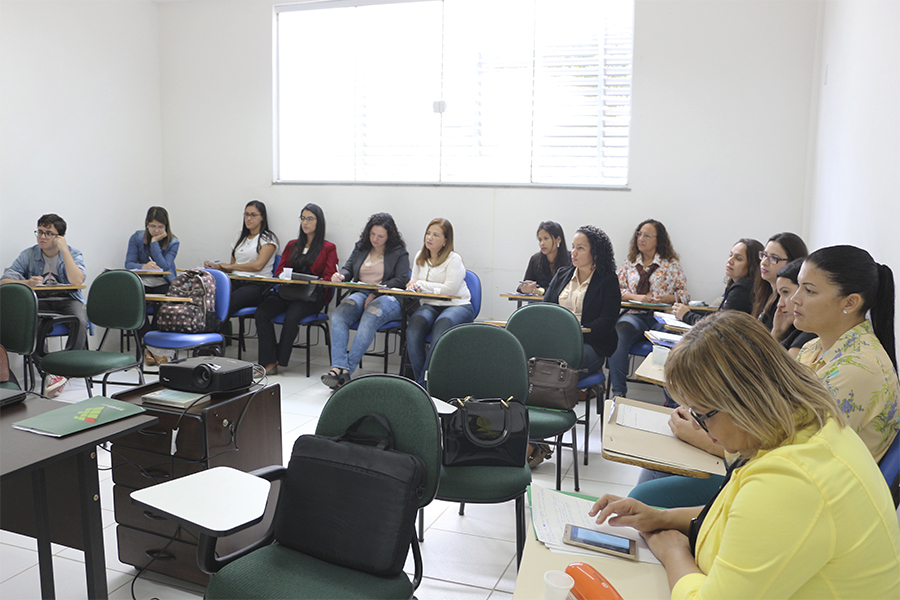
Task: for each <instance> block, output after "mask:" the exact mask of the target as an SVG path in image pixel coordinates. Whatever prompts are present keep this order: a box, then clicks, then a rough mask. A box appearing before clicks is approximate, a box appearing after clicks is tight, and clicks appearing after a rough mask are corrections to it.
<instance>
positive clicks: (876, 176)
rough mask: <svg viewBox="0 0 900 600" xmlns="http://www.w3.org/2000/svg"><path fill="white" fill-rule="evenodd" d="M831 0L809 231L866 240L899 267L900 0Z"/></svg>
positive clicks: (819, 236)
mask: <svg viewBox="0 0 900 600" xmlns="http://www.w3.org/2000/svg"><path fill="white" fill-rule="evenodd" d="M825 6H826V9H825V20H824V35H823V44H822V59H821V62H822V70H823V77H822V81H821V82H820V85H821V93H820V104H819V110H818V128H817V129H818V144H817V146H816V154H815V167H816V170H815V179H814V195H813V205H812V210H811V212H810V231H811V236H810V238H811V241H812V245H813V247H819V246H827V245H831V244H854V245H857V246H860V247H863V248H866V249H867V250H869V252H871V253H872V255H873V256H874V257H875V260H877V261H878V262H883V263H887V264H889V265H891V266H892V268H893V269H894V270H895V276H896V275H900V245H898V244H897V243H896V238H897V233H898V225H900V2H897V1H896V0H881V1H876V0H870V1H867V2H858V1H855V0H840V1H838V0H829V1H828V2H827V3H826V5H825ZM825 69H827V73H828V76H827V82H826V80H825V77H824V71H825Z"/></svg>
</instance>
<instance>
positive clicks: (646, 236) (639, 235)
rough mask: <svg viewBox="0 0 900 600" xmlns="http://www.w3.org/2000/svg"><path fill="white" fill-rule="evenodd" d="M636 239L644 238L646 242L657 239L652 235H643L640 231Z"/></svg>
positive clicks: (636, 234)
mask: <svg viewBox="0 0 900 600" xmlns="http://www.w3.org/2000/svg"><path fill="white" fill-rule="evenodd" d="M634 237H636V238H637V239H641V238H644V239H645V240H649V239H652V238H655V237H656V236H655V235H650V234H649V233H641V232H640V231H638V232H637V233H635V234H634Z"/></svg>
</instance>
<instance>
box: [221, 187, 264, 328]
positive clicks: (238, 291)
mask: <svg viewBox="0 0 900 600" xmlns="http://www.w3.org/2000/svg"><path fill="white" fill-rule="evenodd" d="M276 252H278V236H276V235H275V233H274V232H273V231H272V230H271V229H269V216H268V213H267V211H266V205H265V204H264V203H263V202H260V201H259V200H251V201H250V202H248V203H247V206H245V207H244V224H243V227H241V233H240V235H238V238H237V240H236V241H235V243H234V247H233V248H232V249H231V262H228V263H221V262H212V261H206V262H204V263H203V266H205V267H206V268H207V269H219V270H220V271H225V272H226V273H239V274H242V275H257V276H262V277H272V267H273V266H274V263H275V253H276ZM264 289H265V288H264V286H262V285H260V284H258V283H253V282H252V281H237V280H233V281H232V282H231V298H230V300H229V305H228V317H231V315H233V314H234V313H236V312H237V311H239V310H241V309H242V308H247V307H250V306H259V303H260V302H262V294H263V290H264Z"/></svg>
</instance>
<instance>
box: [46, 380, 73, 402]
mask: <svg viewBox="0 0 900 600" xmlns="http://www.w3.org/2000/svg"><path fill="white" fill-rule="evenodd" d="M67 381H69V380H68V379H66V378H65V377H60V376H59V375H48V376H47V385H46V387H45V389H44V392H45V395H46V396H47V397H48V398H56V397H57V396H59V395H60V393H62V391H63V388H64V387H66V382H67Z"/></svg>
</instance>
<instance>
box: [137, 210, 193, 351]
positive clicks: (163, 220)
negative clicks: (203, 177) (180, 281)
mask: <svg viewBox="0 0 900 600" xmlns="http://www.w3.org/2000/svg"><path fill="white" fill-rule="evenodd" d="M180 245H181V243H180V242H179V241H178V238H176V237H175V234H174V233H172V228H171V227H170V225H169V213H168V211H167V210H166V209H165V208H163V207H162V206H151V207H150V210H148V211H147V216H146V217H145V218H144V229H139V230H138V231H135V232H134V234H133V235H132V236H131V238H129V240H128V249H127V250H126V252H125V268H126V269H131V270H137V271H160V274H159V275H153V274H142V275H141V283H143V284H144V291H145V292H146V293H148V294H165V293H166V292H168V291H169V284H171V283H172V280H173V279H175V257H176V256H177V255H178V247H179V246H180ZM154 327H156V313H155V312H154V314H153V319H152V322H151V321H150V320H148V319H145V320H144V324H143V325H141V327H140V328H139V329H138V331H137V334H138V337H139V338H140V339H143V338H144V335H145V334H146V333H147V332H148V331H150V330H151V329H153V328H154ZM154 350H155V352H154V351H153V350H151V349H150V348H144V361H145V362H146V364H148V365H155V364H159V363H161V362H166V361H168V360H169V357H168V355H167V354H166V351H164V350H156V349H154ZM173 356H174V354H173Z"/></svg>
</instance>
